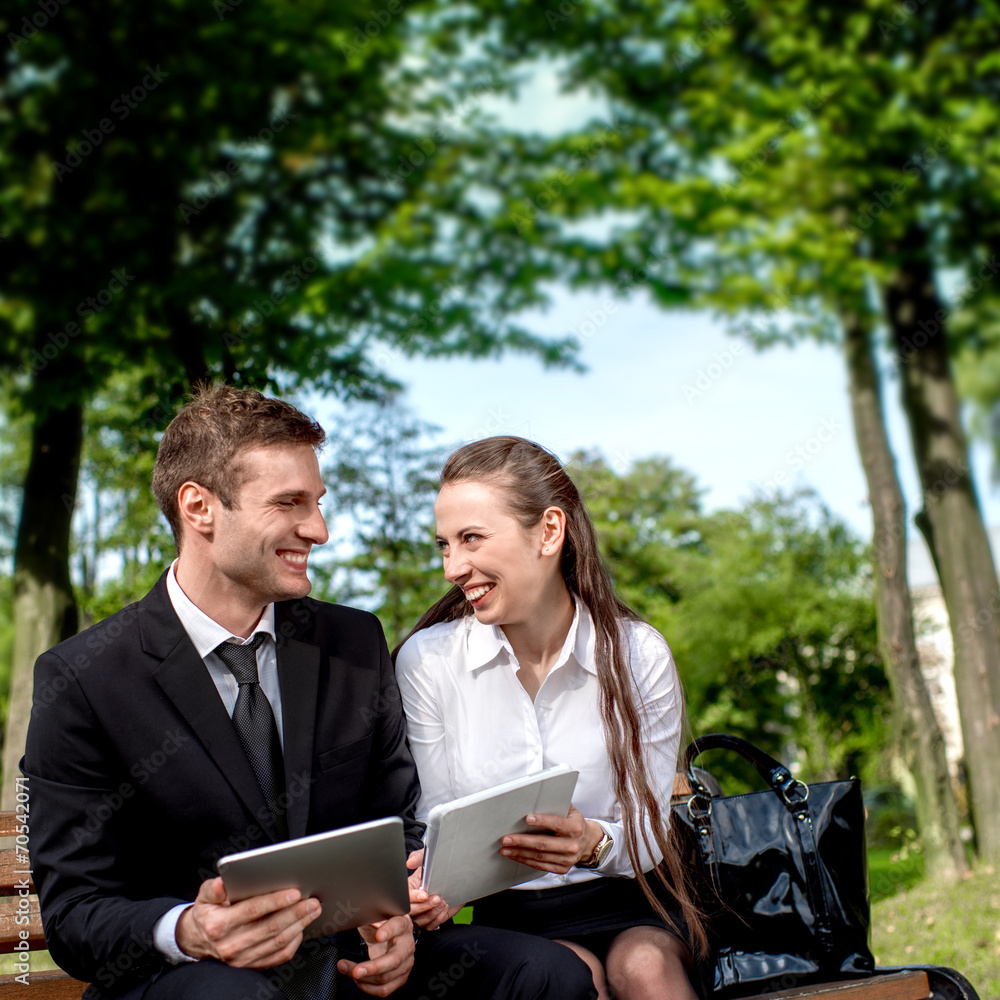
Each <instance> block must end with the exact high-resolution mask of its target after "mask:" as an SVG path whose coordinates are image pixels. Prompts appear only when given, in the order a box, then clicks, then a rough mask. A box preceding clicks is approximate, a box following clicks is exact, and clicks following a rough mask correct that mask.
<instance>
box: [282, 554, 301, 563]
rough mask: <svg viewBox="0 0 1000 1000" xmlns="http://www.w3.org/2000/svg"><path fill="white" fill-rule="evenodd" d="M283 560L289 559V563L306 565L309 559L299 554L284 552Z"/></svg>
mask: <svg viewBox="0 0 1000 1000" xmlns="http://www.w3.org/2000/svg"><path fill="white" fill-rule="evenodd" d="M281 558H282V559H287V560H288V562H293V563H304V562H305V561H306V559H307V558H308V556H304V555H301V554H300V553H298V552H282V553H281Z"/></svg>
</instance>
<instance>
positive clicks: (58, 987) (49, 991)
mask: <svg viewBox="0 0 1000 1000" xmlns="http://www.w3.org/2000/svg"><path fill="white" fill-rule="evenodd" d="M28 985H29V987H30V989H31V994H30V995H31V1000H80V997H81V996H82V994H83V991H84V990H85V989H86V988H87V984H86V983H81V982H80V980H79V979H70V977H69V976H67V975H66V973H65V972H60V971H59V970H58V969H51V970H47V971H45V972H29V973H28ZM23 996H24V983H19V982H18V981H17V979H16V978H15V976H14V975H9V976H0V1000H6V998H7V997H11V998H15V997H23Z"/></svg>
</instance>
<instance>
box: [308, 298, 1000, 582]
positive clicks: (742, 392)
mask: <svg viewBox="0 0 1000 1000" xmlns="http://www.w3.org/2000/svg"><path fill="white" fill-rule="evenodd" d="M605 301H606V297H605V296H604V295H603V294H601V295H592V296H589V295H580V294H573V295H571V294H570V293H568V292H561V293H558V294H557V295H556V297H555V300H554V304H553V307H552V308H551V309H550V310H548V311H547V312H544V313H536V314H533V315H532V316H530V317H528V322H529V324H530V326H531V328H532V329H534V330H535V331H536V332H538V333H542V334H546V335H551V336H563V335H565V334H566V333H568V332H571V331H575V332H576V333H577V334H578V336H579V335H581V334H582V335H583V347H582V352H581V355H580V359H581V361H582V362H583V363H584V364H585V365H586V366H587V368H588V371H587V372H585V373H584V374H578V373H574V372H571V371H561V370H551V369H549V370H546V369H544V368H543V367H542V366H541V364H540V363H539V362H538V361H536V360H535V359H533V358H528V357H519V356H507V357H505V358H503V359H501V360H499V361H468V360H448V361H444V360H441V361H435V360H426V359H407V358H404V357H403V356H402V355H392V354H390V355H387V356H385V355H384V356H382V359H381V360H382V361H383V362H384V363H385V365H386V367H387V369H388V371H389V372H390V373H391V374H392V375H394V376H395V377H396V378H398V379H400V380H401V381H402V382H404V383H405V384H406V385H407V386H408V387H409V391H408V393H407V396H406V402H407V403H408V405H409V406H410V407H411V408H412V409H413V410H414V411H415V412H416V414H417V415H418V416H419V417H421V418H422V419H423V420H426V421H429V422H431V423H435V424H438V425H440V426H441V427H442V433H441V435H440V436H439V439H438V440H439V442H440V443H444V444H452V443H454V444H459V443H462V442H465V441H471V440H475V439H476V438H480V437H486V436H488V435H491V434H505V433H509V434H518V435H521V436H523V437H528V438H532V439H533V440H536V441H538V442H540V443H541V444H543V445H545V447H547V448H549V449H550V450H552V451H554V452H555V453H556V454H558V455H560V456H561V457H564V458H565V457H566V456H568V455H569V454H570V453H571V452H572V451H574V450H575V449H578V448H597V449H599V450H600V451H601V452H603V454H604V456H605V457H606V458H607V459H608V461H609V462H610V463H611V464H612V466H613V467H615V468H616V469H618V470H619V471H623V470H624V469H625V468H627V466H628V465H629V464H631V463H632V462H633V461H634V460H636V459H639V458H644V457H648V456H650V455H667V456H670V458H671V459H673V461H674V462H675V463H676V464H677V465H679V466H680V467H682V468H684V469H686V470H687V471H689V472H691V473H693V474H694V475H695V477H696V479H697V481H698V483H699V485H700V486H701V487H702V488H703V489H704V490H705V491H706V492H705V506H706V507H707V508H708V509H717V508H720V507H734V506H738V505H740V504H741V503H742V502H744V501H746V500H748V499H750V498H751V497H753V496H754V495H755V493H757V492H760V491H765V492H767V491H774V490H775V489H777V488H779V487H782V488H785V489H788V488H793V487H796V486H811V487H813V488H814V489H816V490H817V492H818V493H819V494H820V496H821V497H822V498H823V500H824V501H825V502H826V504H827V505H828V506H829V507H830V508H831V509H832V510H833V511H835V512H836V513H837V514H838V515H839V516H840V517H841V518H843V519H844V520H845V521H847V522H848V523H849V524H850V525H851V527H852V528H853V529H854V530H855V532H856V533H857V534H859V535H860V536H861V537H862V538H865V539H867V538H869V537H870V535H871V515H870V512H869V509H868V505H867V500H866V496H867V489H866V485H865V481H864V475H863V472H862V469H861V463H860V460H859V458H858V454H857V447H856V445H855V442H854V434H853V429H852V425H851V420H850V410H849V400H848V394H847V378H846V372H845V369H844V362H843V358H842V356H841V354H840V352H839V351H838V350H837V349H836V348H834V347H820V346H817V345H814V344H811V343H803V344H801V345H799V346H797V347H795V348H793V349H789V348H773V349H771V350H768V351H765V352H762V353H757V352H755V351H754V350H753V349H752V348H751V347H750V346H749V345H748V344H747V343H746V342H744V341H742V340H740V339H738V338H735V337H732V336H730V335H728V334H727V333H726V332H725V328H724V326H723V325H722V324H721V323H719V322H716V321H714V320H713V318H712V317H711V316H710V315H709V314H704V313H687V312H681V311H672V312H665V311H662V310H659V309H656V308H654V307H653V306H652V305H650V304H649V302H648V300H646V299H645V298H644V296H643V295H641V294H637V295H635V296H634V297H633V298H632V299H631V300H627V301H617V302H616V303H615V308H614V311H613V312H611V313H610V314H605V315H604V316H603V318H602V316H601V314H600V309H601V306H602V303H603V302H605ZM898 396H899V386H898V382H897V381H896V380H895V379H894V378H890V379H888V380H887V382H886V385H885V404H886V410H887V418H888V424H889V431H890V437H891V441H892V446H893V449H894V451H895V454H896V458H897V464H898V467H899V470H900V475H901V477H902V482H903V488H904V493H905V495H906V500H907V509H908V512H909V515H910V517H911V518H912V515H913V513H914V512H915V511H916V510H917V509H918V507H919V490H918V488H917V477H916V473H915V470H914V466H913V462H912V459H911V457H910V443H909V437H908V432H907V429H906V424H905V422H904V419H903V415H902V412H901V409H900V406H899V402H898ZM330 406H332V404H328V403H323V404H321V405H320V406H318V407H317V411H318V413H317V415H318V416H320V418H321V419H323V417H324V416H325V415H326V413H327V412H332V410H331V411H328V410H327V407H330ZM989 464H990V460H989V453H988V449H987V448H986V447H985V446H983V445H978V446H976V447H975V449H974V468H975V471H976V481H977V486H978V488H979V491H980V501H981V503H982V505H983V508H984V512H985V515H986V520H987V523H988V524H990V525H997V524H1000V495H998V494H997V492H996V491H995V490H993V489H992V488H991V487H990V485H989ZM910 534H911V536H916V534H917V532H916V529H914V528H912V520H911V529H910ZM912 560H913V562H914V566H913V567H911V574H910V575H911V580H914V582H917V583H920V582H929V577H928V572H929V564H927V565H926V566H922V565H921V563H920V560H921V554H920V553H919V552H915V553H914V554H913V556H912ZM915 576H916V579H914V577H915Z"/></svg>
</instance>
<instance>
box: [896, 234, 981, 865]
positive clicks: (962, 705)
mask: <svg viewBox="0 0 1000 1000" xmlns="http://www.w3.org/2000/svg"><path fill="white" fill-rule="evenodd" d="M902 250H903V252H902V253H900V254H899V255H898V259H899V260H900V263H899V265H898V269H897V271H896V274H895V275H894V277H893V279H892V281H891V282H890V284H889V285H888V287H887V288H886V289H885V301H886V309H887V313H888V318H889V323H890V327H891V331H892V339H893V345H894V349H895V354H896V359H897V362H898V364H899V369H900V378H901V383H902V396H903V408H904V409H905V411H906V415H907V418H908V421H909V425H910V435H911V438H912V441H913V452H914V455H915V457H916V463H917V469H918V470H919V474H920V484H921V489H922V492H923V503H924V508H923V510H922V511H921V513H920V515H918V517H917V519H916V520H917V524H918V526H919V527H920V528H921V530H922V531H923V532H924V535H925V537H926V539H927V544H928V546H929V547H930V549H931V553H932V556H933V558H934V564H935V566H936V567H937V571H938V576H939V578H940V580H941V589H942V591H943V594H944V600H945V604H946V605H947V608H948V617H949V618H950V620H951V634H952V640H953V642H954V646H955V687H956V691H957V694H958V707H959V713H960V715H961V720H962V737H963V740H964V742H965V767H966V773H967V774H968V777H969V785H970V801H971V808H972V817H973V823H974V825H975V828H976V837H977V844H978V849H979V853H980V855H981V856H982V857H984V858H985V859H987V860H989V861H991V862H994V863H996V862H1000V782H998V781H997V780H996V769H997V764H998V762H1000V714H998V713H1000V620H998V617H997V615H998V612H1000V594H998V592H997V572H996V566H995V565H994V562H993V556H992V553H991V552H990V544H989V538H988V536H987V534H986V528H985V526H984V524H983V518H982V514H981V512H980V509H979V501H978V499H977V497H976V491H975V485H974V483H973V479H972V470H971V467H970V464H969V451H968V444H967V442H966V438H965V433H964V431H963V429H962V423H961V415H960V412H959V404H958V397H957V394H956V392H955V385H954V381H953V379H952V373H951V365H950V362H949V358H948V343H947V330H946V323H947V311H946V310H945V309H944V308H943V306H942V304H941V301H940V299H939V298H938V296H937V292H936V290H935V288H934V282H933V276H932V271H931V265H930V261H929V259H928V257H927V255H926V241H922V234H921V233H919V232H918V231H913V232H911V233H910V234H908V237H907V245H906V246H905V247H903V248H902Z"/></svg>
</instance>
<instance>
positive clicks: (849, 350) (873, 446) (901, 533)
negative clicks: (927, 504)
mask: <svg viewBox="0 0 1000 1000" xmlns="http://www.w3.org/2000/svg"><path fill="white" fill-rule="evenodd" d="M841 320H842V323H843V327H844V354H845V356H846V360H847V374H848V384H849V392H850V396H851V413H852V416H853V419H854V435H855V438H856V439H857V442H858V451H859V453H860V454H861V463H862V465H863V466H864V470H865V478H866V480H867V482H868V496H869V501H870V503H871V509H872V528H873V541H872V562H873V564H874V569H875V610H876V615H877V618H878V629H879V647H880V649H881V651H882V659H883V661H884V662H885V668H886V673H887V674H888V677H889V683H890V685H891V687H892V695H893V701H894V702H895V717H896V720H897V725H898V727H899V740H900V744H901V752H902V759H903V762H904V764H905V766H906V768H907V770H908V771H909V772H910V774H911V775H912V777H913V781H914V785H915V787H916V799H917V803H916V805H917V824H918V826H919V827H920V838H921V841H922V842H923V848H924V857H925V859H926V862H927V871H928V873H929V874H930V875H932V876H935V877H937V878H949V879H950V878H957V877H958V876H959V875H960V874H961V873H962V872H963V871H966V870H967V868H968V863H967V861H966V857H965V850H964V848H963V846H962V840H961V837H960V835H959V817H958V803H957V801H956V799H955V790H954V788H953V787H952V783H951V778H950V776H949V773H948V761H947V759H946V757H945V752H944V740H943V739H942V736H941V728H940V726H939V725H938V720H937V717H936V716H935V715H934V707H933V705H932V703H931V697H930V693H929V691H928V690H927V685H926V683H925V680H924V675H923V674H922V673H921V670H920V663H919V660H918V658H917V644H916V638H915V636H914V632H913V605H912V602H911V600H910V587H909V583H908V582H907V578H906V512H905V510H904V506H903V491H902V489H901V488H900V485H899V477H898V476H897V474H896V462H895V459H894V458H893V455H892V451H891V449H890V447H889V438H888V436H887V434H886V430H885V417H884V413H883V410H882V393H881V389H880V386H879V376H878V372H877V371H876V368H875V361H874V357H873V354H872V343H871V331H870V329H869V328H868V325H867V324H866V323H865V322H864V320H863V319H862V317H861V316H860V315H859V314H858V313H857V312H855V311H851V310H844V311H842V313H841Z"/></svg>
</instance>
